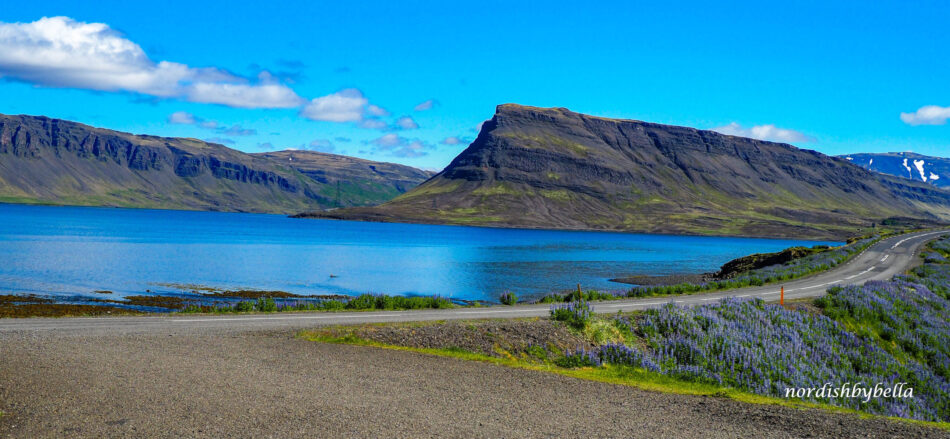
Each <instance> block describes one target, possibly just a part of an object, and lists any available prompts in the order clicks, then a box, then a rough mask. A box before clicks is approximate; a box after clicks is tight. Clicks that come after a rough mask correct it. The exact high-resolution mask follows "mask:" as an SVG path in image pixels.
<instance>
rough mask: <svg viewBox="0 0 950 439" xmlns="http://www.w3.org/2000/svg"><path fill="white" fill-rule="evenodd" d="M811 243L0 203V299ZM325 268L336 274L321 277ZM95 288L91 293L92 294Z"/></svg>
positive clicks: (555, 270) (524, 293)
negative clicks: (10, 295) (165, 285)
mask: <svg viewBox="0 0 950 439" xmlns="http://www.w3.org/2000/svg"><path fill="white" fill-rule="evenodd" d="M815 244H819V243H818V242H813V241H792V240H772V239H750V238H721V237H687V236H668V235H641V234H621V233H600V232H565V231H547V230H514V229H489V228H479V227H455V226H432V225H416V224H384V223H365V222H350V221H330V220H301V219H291V218H287V217H285V216H280V215H259V214H239V213H220V212H183V211H166V210H136V209H111V208H89V207H50V206H22V205H3V204H0V294H6V293H11V292H12V293H19V294H29V293H33V294H39V295H47V296H57V297H58V298H59V299H61V300H67V301H68V300H70V298H72V299H77V297H74V296H84V295H89V296H96V295H95V294H92V292H93V291H95V290H111V291H114V292H115V294H114V295H113V296H112V297H110V298H117V297H121V296H123V295H131V294H142V293H143V292H144V291H145V290H146V289H150V290H151V291H152V292H159V293H167V292H174V291H176V290H175V289H173V288H170V287H163V286H161V284H168V283H173V284H198V285H206V286H211V287H216V288H226V289H235V288H248V289H266V290H282V291H288V292H292V293H297V294H359V293H365V292H373V293H387V294H401V295H415V294H421V295H436V294H437V295H442V296H447V297H452V298H456V299H470V300H471V299H482V300H491V301H494V300H497V297H498V296H499V294H501V293H502V292H503V291H505V290H506V289H507V290H511V291H514V292H516V293H518V294H519V296H521V297H525V298H528V297H539V296H541V295H544V294H546V293H549V292H552V291H560V290H565V289H568V288H571V287H572V286H575V285H576V284H577V283H580V284H581V285H582V286H583V287H585V288H596V289H607V290H619V289H623V288H624V287H625V286H624V285H623V284H617V283H613V282H610V281H609V280H608V279H610V278H613V277H618V276H622V275H630V274H674V273H700V272H707V271H715V270H716V269H718V267H719V266H720V265H722V264H723V263H724V262H726V261H728V260H730V259H733V258H736V257H739V256H743V255H746V254H750V253H756V252H769V251H777V250H781V249H783V248H786V247H789V246H793V245H815ZM331 274H332V275H335V276H336V277H331ZM99 297H102V296H101V295H100V296H99Z"/></svg>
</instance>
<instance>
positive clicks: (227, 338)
mask: <svg viewBox="0 0 950 439" xmlns="http://www.w3.org/2000/svg"><path fill="white" fill-rule="evenodd" d="M40 334H42V335H37V333H4V334H2V335H0V410H3V411H4V412H6V413H7V414H6V415H5V416H3V417H0V437H17V438H25V437H493V438H494V437H581V436H585V437H697V438H700V437H702V438H706V437H733V438H734V437H782V438H785V437H950V434H947V433H946V432H943V431H939V430H933V429H928V428H922V427H918V426H914V425H910V424H907V423H903V422H892V421H883V420H862V419H858V418H857V417H855V416H850V415H838V414H830V413H826V412H822V411H816V410H797V409H788V408H782V407H776V406H763V405H748V404H741V403H737V402H734V401H731V400H725V399H719V398H710V397H690V396H682V395H670V394H661V393H653V392H645V391H640V390H637V389H632V388H629V387H622V386H615V385H609V384H601V383H595V382H588V381H581V380H576V379H572V378H567V377H562V376H557V375H551V374H545V373H540V372H532V371H523V370H512V369H508V368H504V367H500V366H494V365H489V364H481V363H473V362H464V361H459V360H454V359H447V358H438V357H430V356H424V355H419V354H413V353H408V352H397V351H391V350H381V349H375V348H364V347H354V346H339V345H325V344H320V343H314V342H308V341H303V340H299V339H295V338H293V337H292V336H291V334H290V333H287V332H284V333H227V332H223V333H219V334H208V333H202V334H197V335H196V334H189V333H187V332H157V333H152V334H147V335H141V334H122V335H101V334H94V333H90V334H82V333H74V334H68V335H56V334H54V333H40Z"/></svg>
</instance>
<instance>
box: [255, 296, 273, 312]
mask: <svg viewBox="0 0 950 439" xmlns="http://www.w3.org/2000/svg"><path fill="white" fill-rule="evenodd" d="M255 308H256V309H257V310H258V311H261V312H274V311H277V304H276V303H274V299H272V298H270V297H258V298H257V304H256V305H255Z"/></svg>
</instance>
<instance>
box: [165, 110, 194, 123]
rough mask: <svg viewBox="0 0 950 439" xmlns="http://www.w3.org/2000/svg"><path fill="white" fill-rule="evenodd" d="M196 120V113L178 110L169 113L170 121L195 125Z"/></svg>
mask: <svg viewBox="0 0 950 439" xmlns="http://www.w3.org/2000/svg"><path fill="white" fill-rule="evenodd" d="M196 122H197V120H195V115H194V114H191V113H189V112H187V111H176V112H174V113H172V114H170V115H168V123H175V124H182V125H194V124H195V123H196Z"/></svg>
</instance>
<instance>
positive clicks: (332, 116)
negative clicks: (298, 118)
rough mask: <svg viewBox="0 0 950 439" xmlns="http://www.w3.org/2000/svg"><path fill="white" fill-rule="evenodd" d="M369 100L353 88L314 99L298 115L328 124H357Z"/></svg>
mask: <svg viewBox="0 0 950 439" xmlns="http://www.w3.org/2000/svg"><path fill="white" fill-rule="evenodd" d="M368 104H369V100H368V99H366V98H365V97H363V93H361V92H360V91H359V90H357V89H355V88H348V89H345V90H340V91H338V92H336V93H333V94H331V95H327V96H322V97H319V98H315V99H313V100H312V101H310V103H308V104H307V105H306V106H305V107H304V108H303V110H301V111H300V114H301V115H302V116H303V117H306V118H307V119H311V120H323V121H328V122H359V121H360V120H362V119H363V111H364V110H365V107H366V106H367V105H368Z"/></svg>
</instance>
